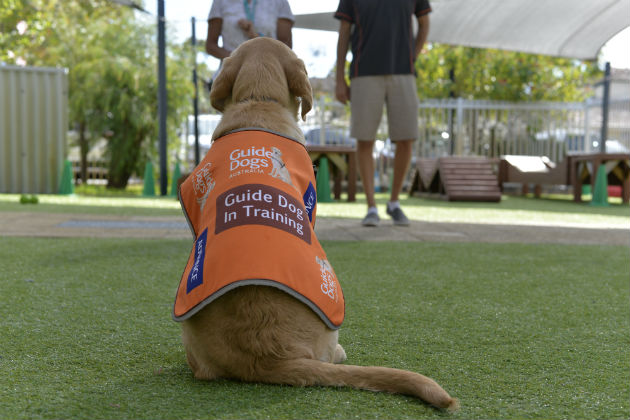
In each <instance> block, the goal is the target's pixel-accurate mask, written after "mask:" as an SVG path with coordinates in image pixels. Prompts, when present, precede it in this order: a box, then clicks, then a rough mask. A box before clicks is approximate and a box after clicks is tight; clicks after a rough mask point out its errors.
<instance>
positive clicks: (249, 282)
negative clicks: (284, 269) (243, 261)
mask: <svg viewBox="0 0 630 420" xmlns="http://www.w3.org/2000/svg"><path fill="white" fill-rule="evenodd" d="M241 286H270V287H275V288H276V289H280V290H282V291H283V292H286V293H288V294H289V295H291V296H292V297H294V298H296V299H297V300H299V301H300V302H302V303H304V304H305V305H306V306H308V307H309V308H311V310H313V312H315V313H316V314H317V315H318V316H319V317H320V318H321V319H322V321H324V324H326V326H327V327H328V328H330V329H331V330H337V329H339V327H337V326H335V325H333V323H332V322H330V320H329V319H328V317H327V316H326V315H325V314H324V313H323V312H322V311H321V310H320V309H319V307H318V306H317V305H315V304H314V303H313V302H311V301H310V300H309V299H307V298H306V297H304V296H303V295H301V294H299V293H298V292H296V291H295V290H293V289H291V288H290V287H288V286H285V285H284V284H282V283H279V282H277V281H274V280H263V279H251V280H239V281H235V282H234V283H230V284H228V285H227V286H225V287H223V288H221V289H219V290H217V291H216V292H214V293H213V294H212V295H210V296H208V297H207V298H206V299H204V300H203V301H201V302H200V303H199V304H198V305H197V306H195V307H194V308H192V309H191V310H189V311H188V312H187V313H186V314H184V315H182V316H180V317H178V316H175V307H173V319H174V320H175V321H177V322H182V321H185V320H187V319H188V318H190V317H191V316H193V315H195V314H196V313H197V312H199V311H201V310H202V309H203V308H204V307H205V306H206V305H207V304H209V303H211V302H212V301H214V300H216V299H218V298H219V297H221V296H223V295H224V294H226V293H227V292H229V291H230V290H234V289H236V288H237V287H241Z"/></svg>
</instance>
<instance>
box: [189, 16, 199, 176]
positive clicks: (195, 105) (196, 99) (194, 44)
mask: <svg viewBox="0 0 630 420" xmlns="http://www.w3.org/2000/svg"><path fill="white" fill-rule="evenodd" d="M190 23H191V24H192V37H191V41H192V49H193V57H194V65H193V84H194V85H195V96H194V97H193V112H194V115H195V127H194V129H195V165H199V161H200V157H199V87H198V85H197V36H196V34H195V18H194V17H192V18H191V19H190ZM186 123H188V119H186Z"/></svg>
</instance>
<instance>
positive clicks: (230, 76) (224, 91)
mask: <svg viewBox="0 0 630 420" xmlns="http://www.w3.org/2000/svg"><path fill="white" fill-rule="evenodd" d="M241 62H242V58H241V57H240V56H239V55H232V56H230V57H227V58H225V59H223V63H222V65H221V68H220V70H219V75H218V76H217V77H216V79H214V82H212V89H210V103H211V104H212V107H213V108H214V109H216V110H217V111H219V112H223V110H224V109H225V105H226V102H227V100H228V99H229V98H230V97H231V96H232V87H233V86H234V81H235V80H236V76H237V75H238V71H239V69H240V68H241Z"/></svg>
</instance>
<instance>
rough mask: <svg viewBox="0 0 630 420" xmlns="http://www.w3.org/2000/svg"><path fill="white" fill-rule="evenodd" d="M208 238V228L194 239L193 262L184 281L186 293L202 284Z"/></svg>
mask: <svg viewBox="0 0 630 420" xmlns="http://www.w3.org/2000/svg"><path fill="white" fill-rule="evenodd" d="M207 238H208V228H206V230H204V231H203V233H202V234H201V235H199V237H198V238H197V240H196V241H195V263H194V264H193V266H192V269H191V270H190V273H189V274H188V281H187V282H186V294H188V293H190V292H191V291H192V290H193V289H194V288H195V287H197V286H200V285H202V284H203V263H204V260H205V259H206V240H207Z"/></svg>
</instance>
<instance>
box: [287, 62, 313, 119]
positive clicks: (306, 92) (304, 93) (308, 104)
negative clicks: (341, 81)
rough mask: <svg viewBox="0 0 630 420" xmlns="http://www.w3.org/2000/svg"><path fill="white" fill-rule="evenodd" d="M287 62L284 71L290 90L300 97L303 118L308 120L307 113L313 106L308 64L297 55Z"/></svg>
mask: <svg viewBox="0 0 630 420" xmlns="http://www.w3.org/2000/svg"><path fill="white" fill-rule="evenodd" d="M287 64H288V65H286V66H285V69H284V72H285V74H286V76H287V82H288V84H289V91H290V92H291V94H292V95H294V96H296V97H298V98H300V104H301V108H302V111H301V114H302V120H306V114H308V112H309V111H310V110H311V108H313V89H312V88H311V83H310V82H309V81H308V74H307V73H306V66H304V62H303V61H302V60H300V59H299V58H297V57H296V58H295V59H294V60H291V61H289V62H288V63H287Z"/></svg>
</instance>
